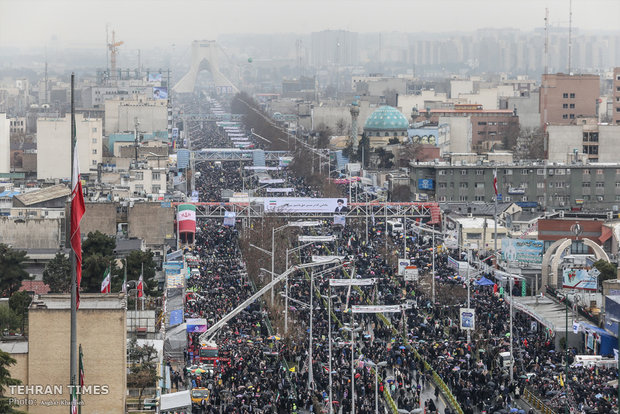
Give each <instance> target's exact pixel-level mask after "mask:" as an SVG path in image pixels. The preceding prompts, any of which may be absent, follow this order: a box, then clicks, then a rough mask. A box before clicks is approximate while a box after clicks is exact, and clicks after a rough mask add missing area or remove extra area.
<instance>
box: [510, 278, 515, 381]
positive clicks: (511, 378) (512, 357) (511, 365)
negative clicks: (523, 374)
mask: <svg viewBox="0 0 620 414" xmlns="http://www.w3.org/2000/svg"><path fill="white" fill-rule="evenodd" d="M513 286H514V279H513V278H512V277H511V278H510V384H512V383H513V381H514V372H513V371H514V369H513V368H514V367H513V364H514V355H513V349H512V347H513V338H512V302H514V296H513V295H512V288H513Z"/></svg>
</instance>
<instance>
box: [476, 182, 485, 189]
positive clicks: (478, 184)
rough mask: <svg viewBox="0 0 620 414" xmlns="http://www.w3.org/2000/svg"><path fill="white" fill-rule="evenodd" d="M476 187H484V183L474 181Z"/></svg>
mask: <svg viewBox="0 0 620 414" xmlns="http://www.w3.org/2000/svg"><path fill="white" fill-rule="evenodd" d="M475 186H476V188H484V183H476V184H475Z"/></svg>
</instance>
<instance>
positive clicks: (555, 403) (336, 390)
mask: <svg viewBox="0 0 620 414" xmlns="http://www.w3.org/2000/svg"><path fill="white" fill-rule="evenodd" d="M205 128H212V129H208V130H207V131H208V133H207V135H206V137H207V138H205V139H204V140H203V141H201V142H200V144H201V145H204V146H205V147H206V146H208V147H216V146H220V147H224V146H226V142H225V141H226V137H225V134H223V133H222V131H221V128H220V129H218V128H217V127H214V126H213V125H210V126H208V127H205ZM212 137H215V138H213V140H212V141H210V139H211V138H212ZM245 165H249V164H245V163H232V162H231V163H225V162H224V163H222V164H217V165H216V164H215V163H204V164H202V165H201V166H200V168H199V169H198V171H199V172H200V173H201V174H200V176H198V177H197V178H196V189H197V190H198V191H199V194H200V201H209V202H222V201H223V200H222V196H221V194H222V190H233V191H235V192H238V191H242V189H247V188H254V189H256V188H259V187H261V183H260V177H258V176H256V175H254V176H251V174H248V171H246V170H244V169H243V167H244V166H245ZM268 173H269V177H270V178H281V179H283V180H284V182H283V183H282V184H278V186H281V187H286V188H293V189H294V192H293V193H292V194H290V195H291V196H296V197H320V196H321V193H320V190H319V189H318V188H315V187H310V186H308V185H307V184H306V182H305V180H304V178H303V177H296V176H295V175H294V174H292V173H291V172H290V171H287V170H286V169H285V168H282V169H279V170H272V171H268ZM341 190H342V197H347V195H348V192H349V187H348V186H347V185H342V186H341ZM257 194H260V195H264V194H267V193H266V192H265V189H264V188H262V189H260V190H259V192H258V193H257ZM365 197H367V195H366V196H363V197H362V195H361V194H360V199H362V200H364V201H365V200H366V199H365ZM367 220H368V219H367ZM385 224H386V223H385V221H384V220H383V219H382V218H381V217H376V218H375V217H373V218H372V220H370V223H361V220H359V222H354V221H353V220H350V222H347V223H346V224H345V226H341V225H334V224H333V221H332V220H322V221H321V224H320V225H318V226H314V227H311V228H303V229H298V230H296V231H295V232H290V233H287V234H290V237H289V243H290V244H289V247H290V248H294V247H300V249H299V254H298V255H296V256H295V257H293V258H291V263H308V262H310V261H312V257H313V256H326V255H336V256H342V257H343V258H344V259H343V261H342V263H343V264H342V265H340V266H333V265H324V266H320V267H316V268H314V270H313V271H310V270H308V271H307V272H303V271H297V272H296V273H293V274H292V275H291V277H290V278H289V281H288V283H289V298H290V299H291V302H290V303H289V309H288V312H289V316H288V317H289V322H290V323H289V329H290V330H291V331H293V330H295V331H296V332H303V333H304V335H302V336H295V335H292V334H291V335H288V333H284V332H274V331H272V330H271V331H270V324H269V321H268V312H267V309H266V307H265V306H264V302H262V301H255V302H254V303H252V304H251V305H250V306H248V307H247V308H246V309H245V310H243V311H242V312H241V313H240V314H239V315H237V316H236V317H235V318H233V319H231V320H230V321H229V322H228V323H227V324H226V325H225V326H224V327H223V328H221V329H220V331H219V332H218V334H217V335H216V336H215V338H214V339H215V341H216V343H217V344H218V346H219V348H220V349H219V352H220V357H221V361H220V363H219V364H218V365H217V366H216V369H214V370H213V371H212V372H211V371H207V372H204V373H202V374H192V372H191V369H190V367H191V366H193V365H194V364H196V363H197V362H196V359H195V358H192V357H191V356H190V355H194V356H195V355H198V354H199V350H200V341H199V338H198V336H197V335H196V334H192V335H190V337H189V338H188V353H187V355H188V358H187V359H188V361H187V365H188V369H187V370H186V371H185V381H186V384H187V385H188V386H190V387H205V388H208V389H209V390H210V391H211V397H210V398H209V399H208V400H207V401H205V402H204V403H203V404H202V405H201V406H200V407H196V410H197V412H205V413H215V412H220V409H222V411H221V412H226V413H246V412H247V413H268V412H269V413H276V412H277V413H281V412H298V411H299V410H316V409H320V410H324V412H327V411H326V410H327V407H328V404H329V402H330V392H331V395H332V400H331V401H332V404H333V406H334V411H335V412H338V410H340V409H342V412H345V413H348V412H352V411H353V404H355V412H356V413H372V412H374V411H375V403H376V402H377V401H376V400H375V380H378V381H377V389H378V394H379V401H378V402H377V403H378V405H379V409H380V410H381V411H382V412H383V408H384V407H387V404H388V400H389V399H391V400H393V401H394V403H396V405H397V406H398V407H399V408H401V409H404V410H407V411H408V412H412V411H414V410H416V409H422V410H426V411H425V412H428V413H432V412H442V413H453V412H454V411H453V410H452V409H451V408H447V407H446V405H447V404H446V398H445V396H442V395H440V394H441V393H440V388H439V387H438V386H437V385H436V384H433V383H432V372H431V371H430V370H429V369H427V368H425V364H424V361H426V362H428V363H429V364H430V367H432V370H434V371H435V372H436V373H437V374H438V375H439V377H441V378H442V379H443V381H444V382H445V384H446V385H447V387H448V388H449V389H450V390H451V392H452V393H453V394H454V396H455V397H456V400H457V401H458V402H459V404H460V405H461V407H462V408H463V411H464V412H465V413H467V414H469V413H472V414H473V413H478V412H481V411H486V412H487V413H496V412H498V413H501V412H509V411H508V410H510V409H511V408H515V407H516V405H515V400H517V399H519V398H520V397H521V396H522V395H523V392H524V390H525V388H526V387H527V388H528V389H529V390H530V391H532V392H535V393H537V394H538V395H540V396H541V397H542V398H543V399H544V400H545V401H546V402H547V403H548V404H549V406H551V407H552V408H555V409H560V410H561V409H563V406H564V404H566V403H567V402H566V398H565V395H564V390H565V387H564V383H565V382H568V385H569V390H570V391H569V394H570V397H569V403H570V404H571V407H573V408H574V409H575V410H576V412H578V413H579V412H584V413H586V412H612V411H613V410H616V409H617V398H616V397H617V392H616V389H615V388H613V387H612V386H611V385H608V383H609V382H610V381H611V380H614V379H616V378H617V372H616V371H615V370H608V369H604V368H598V369H594V368H587V367H571V368H570V369H569V375H568V378H565V377H563V375H564V366H565V362H566V361H565V358H566V354H565V353H564V352H562V351H561V350H559V349H556V347H555V341H554V338H553V337H552V336H550V335H549V333H548V331H547V330H545V329H544V327H543V326H542V325H541V324H540V323H538V324H537V325H535V328H534V329H533V328H532V327H533V325H532V323H531V322H532V319H531V318H530V317H529V316H527V315H525V314H522V313H520V312H516V311H515V313H514V328H513V335H512V336H511V335H510V330H509V322H508V321H509V317H508V314H509V306H508V304H507V298H506V295H504V294H502V293H500V290H499V289H498V288H497V286H488V287H487V286H484V287H483V286H477V285H476V284H475V282H474V281H473V280H472V281H471V282H469V283H471V286H470V288H471V307H474V308H475V309H476V329H475V331H473V332H472V333H471V338H470V339H469V340H468V339H467V334H466V333H465V332H463V331H461V330H460V328H459V308H460V307H462V306H464V305H465V303H466V302H465V300H466V299H465V298H466V292H467V289H466V283H468V281H466V280H463V279H462V278H460V277H458V275H456V274H455V271H454V270H453V269H451V268H450V267H449V265H448V261H447V257H448V254H449V252H447V251H445V250H436V252H435V253H436V254H435V256H436V257H435V269H436V272H435V276H434V277H435V283H436V289H437V291H438V292H441V291H444V290H449V289H457V290H459V292H460V295H458V297H457V298H453V299H454V300H453V301H452V303H450V304H444V303H442V302H441V301H437V303H433V301H432V300H431V297H430V294H429V289H428V286H427V285H428V284H427V285H424V286H423V284H422V283H421V282H420V283H419V282H405V281H404V280H403V278H402V277H399V276H397V274H396V267H395V265H394V264H393V263H389V262H388V259H387V258H388V254H386V253H390V254H391V253H394V254H395V256H396V257H404V256H407V257H409V258H411V259H412V263H413V264H415V265H416V266H417V267H418V269H421V270H420V276H421V280H422V281H424V280H426V281H428V280H430V278H432V277H433V275H432V274H431V262H432V255H433V249H432V245H431V242H430V238H429V237H428V236H427V235H425V234H423V233H421V232H420V231H417V232H415V231H412V230H410V233H409V236H408V237H407V240H406V245H407V247H406V248H405V242H404V240H403V238H402V235H401V234H391V233H388V231H386V225H385ZM366 226H367V227H366ZM241 231H243V229H242V223H241V222H240V221H238V222H237V223H236V225H235V226H225V225H224V224H223V223H222V220H221V219H218V220H216V219H201V220H199V221H198V229H197V235H196V244H195V246H194V247H192V250H191V254H193V255H195V256H197V257H198V258H199V263H200V264H199V267H200V272H199V274H194V275H193V276H192V277H191V278H190V279H189V282H188V290H191V293H189V294H188V300H187V301H186V308H185V313H186V317H190V318H193V317H195V318H205V319H206V320H207V323H208V325H209V326H211V325H212V324H213V323H215V322H217V321H218V320H220V319H221V318H222V317H223V316H224V315H226V314H227V313H229V312H230V311H231V310H232V309H234V308H235V307H236V306H238V305H239V304H240V303H241V302H242V301H243V300H245V299H247V298H248V297H249V296H250V295H252V293H253V292H255V290H256V289H257V287H256V286H254V285H253V283H252V282H251V281H250V279H249V277H248V274H247V269H246V265H245V263H244V261H243V257H242V254H241V249H240V247H239V232H241ZM298 234H305V235H315V236H316V235H336V241H335V242H316V243H313V244H309V245H307V246H305V247H301V244H300V243H299V242H297V235H298ZM386 248H387V249H386ZM276 254H277V253H276ZM453 254H454V253H453ZM330 267H333V268H331V270H330ZM282 270H283V269H282ZM276 273H277V272H276ZM484 276H486V277H487V278H489V279H493V275H492V274H490V273H487V274H484ZM333 278H336V279H341V278H356V279H360V278H376V280H377V283H376V285H375V286H368V287H360V288H352V289H351V288H346V287H339V288H332V289H330V287H329V279H333ZM265 280H267V279H266V278H265ZM311 280H312V283H311ZM498 283H499V282H498ZM281 285H282V286H281ZM281 285H279V286H278V288H277V289H276V292H280V291H285V288H284V286H283V285H284V284H281ZM504 286H505V285H504ZM258 288H260V286H259V287H258ZM510 288H511V286H505V289H506V294H509V292H510ZM330 292H331V293H330ZM512 293H513V294H515V295H519V294H520V288H517V287H515V286H512ZM330 295H331V296H330ZM311 297H312V299H311ZM311 302H312V307H313V309H312V316H313V317H312V328H311V332H312V348H310V340H309V337H308V333H309V332H310V311H309V306H310V303H311ZM361 304H385V305H393V304H408V305H409V308H408V309H407V310H406V311H404V312H399V313H392V314H385V317H386V318H387V321H388V323H389V325H387V324H386V322H385V321H383V320H380V319H379V318H378V317H377V316H375V315H373V314H353V313H352V312H351V306H352V305H361ZM330 306H331V310H332V312H333V313H332V317H330V315H329V313H328V308H329V307H330ZM330 319H331V322H332V323H331V337H332V340H331V341H330V340H329V335H330V333H329V331H330V326H329V320H330ZM293 327H294V329H293ZM277 335H278V336H277ZM352 336H353V340H351V338H352ZM510 341H512V344H513V347H514V355H515V366H514V370H513V373H512V374H513V375H512V380H511V374H510V370H509V368H506V367H504V366H503V365H502V364H501V362H500V359H499V353H500V352H505V351H508V350H509V349H510ZM330 348H331V355H332V358H331V374H332V375H331V387H330V375H329V374H330V368H329V366H330V364H329V362H330V358H329V354H330ZM413 349H415V350H417V355H419V356H420V357H421V359H419V358H418V357H417V356H416V353H415V352H414V351H413ZM352 352H353V355H352V354H351V353H352ZM576 353H577V350H574V349H571V350H570V352H569V357H568V363H569V364H570V363H572V362H573V357H574V355H575V354H576ZM310 355H311V356H312V357H311V358H310ZM377 365H378V366H377ZM375 367H377V369H376V371H375ZM311 370H312V371H311ZM353 394H354V397H355V398H354V399H352V396H353ZM385 395H389V397H387V398H386V397H385ZM515 409H516V408H515Z"/></svg>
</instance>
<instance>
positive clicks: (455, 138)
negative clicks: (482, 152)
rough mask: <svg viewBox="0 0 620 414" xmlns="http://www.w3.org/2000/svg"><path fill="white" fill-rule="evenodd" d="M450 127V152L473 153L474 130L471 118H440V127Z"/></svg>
mask: <svg viewBox="0 0 620 414" xmlns="http://www.w3.org/2000/svg"><path fill="white" fill-rule="evenodd" d="M443 124H447V125H449V127H450V147H449V148H448V149H447V151H449V152H471V141H472V128H471V117H468V116H467V117H462V118H460V117H459V118H457V117H439V125H443Z"/></svg>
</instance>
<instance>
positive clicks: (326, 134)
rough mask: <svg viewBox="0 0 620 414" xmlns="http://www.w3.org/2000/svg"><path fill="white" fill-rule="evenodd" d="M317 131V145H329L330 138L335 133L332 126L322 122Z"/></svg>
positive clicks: (319, 146) (320, 146)
mask: <svg viewBox="0 0 620 414" xmlns="http://www.w3.org/2000/svg"><path fill="white" fill-rule="evenodd" d="M317 132H318V137H317V141H316V147H317V148H327V147H329V138H330V137H331V136H332V135H333V133H332V130H331V128H330V127H329V126H327V125H325V124H323V123H321V124H319V126H318V127H317Z"/></svg>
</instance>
